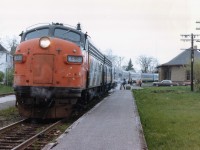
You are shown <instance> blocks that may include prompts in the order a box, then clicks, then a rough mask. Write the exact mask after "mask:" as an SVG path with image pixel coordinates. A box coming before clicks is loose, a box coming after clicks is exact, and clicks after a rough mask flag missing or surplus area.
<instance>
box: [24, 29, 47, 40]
mask: <svg viewBox="0 0 200 150" xmlns="http://www.w3.org/2000/svg"><path fill="white" fill-rule="evenodd" d="M48 34H49V29H48V28H43V29H37V30H36V29H35V30H34V31H32V32H29V33H27V34H26V36H25V40H30V39H34V38H40V37H43V36H48Z"/></svg>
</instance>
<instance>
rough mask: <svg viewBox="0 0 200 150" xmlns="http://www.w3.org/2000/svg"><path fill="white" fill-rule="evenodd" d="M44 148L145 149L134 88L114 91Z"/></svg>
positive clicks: (70, 149) (87, 149)
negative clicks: (133, 92)
mask: <svg viewBox="0 0 200 150" xmlns="http://www.w3.org/2000/svg"><path fill="white" fill-rule="evenodd" d="M44 149H45V150H47V149H53V150H146V149H147V146H146V142H145V139H144V135H143V131H142V127H141V123H140V117H139V116H138V112H137V107H136V105H135V101H134V98H133V95H132V92H131V90H115V91H114V92H112V93H111V94H110V95H109V96H108V97H106V98H105V99H103V100H102V101H101V102H100V103H99V104H97V105H96V106H95V107H94V108H93V109H92V110H90V111H89V112H88V113H86V114H85V115H84V116H82V117H81V118H79V119H78V120H77V121H76V122H75V123H74V124H72V125H71V126H70V127H69V128H68V129H67V130H66V131H65V133H64V134H62V135H61V136H60V137H59V138H58V139H57V140H56V142H55V143H51V144H49V145H47V146H46V147H45V148H44Z"/></svg>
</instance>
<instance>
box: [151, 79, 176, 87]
mask: <svg viewBox="0 0 200 150" xmlns="http://www.w3.org/2000/svg"><path fill="white" fill-rule="evenodd" d="M177 85H178V83H174V82H172V81H171V80H162V81H161V82H153V86H177Z"/></svg>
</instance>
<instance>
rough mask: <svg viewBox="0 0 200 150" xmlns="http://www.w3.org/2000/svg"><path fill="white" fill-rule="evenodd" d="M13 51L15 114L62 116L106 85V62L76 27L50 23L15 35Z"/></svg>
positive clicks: (110, 79) (109, 71)
mask: <svg viewBox="0 0 200 150" xmlns="http://www.w3.org/2000/svg"><path fill="white" fill-rule="evenodd" d="M20 36H21V42H20V44H19V45H18V47H17V49H16V53H15V55H14V63H15V71H14V90H15V95H16V106H17V108H18V110H19V113H20V114H21V115H22V116H24V117H29V118H63V117H67V116H69V115H70V112H71V110H72V107H73V106H74V105H75V104H78V103H79V104H86V103H88V101H90V100H91V99H93V98H94V97H95V96H99V95H101V94H103V93H105V92H107V91H108V90H110V89H111V87H112V85H113V77H114V75H113V69H112V63H111V61H110V60H108V59H107V58H106V57H105V55H103V54H102V53H101V52H100V51H99V50H98V49H97V48H96V47H95V46H94V45H93V44H92V43H91V40H90V38H89V36H88V35H87V33H83V32H82V31H81V28H80V24H78V25H77V27H76V28H73V27H69V26H65V25H63V24H59V23H52V24H48V25H42V26H38V27H34V28H31V29H29V30H27V31H25V32H22V33H21V34H20Z"/></svg>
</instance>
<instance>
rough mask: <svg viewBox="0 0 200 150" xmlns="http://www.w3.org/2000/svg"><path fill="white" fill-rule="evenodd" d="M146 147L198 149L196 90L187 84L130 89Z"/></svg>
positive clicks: (199, 121)
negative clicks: (186, 85) (193, 90)
mask: <svg viewBox="0 0 200 150" xmlns="http://www.w3.org/2000/svg"><path fill="white" fill-rule="evenodd" d="M133 93H134V97H135V99H136V103H137V107H138V111H139V114H140V117H141V123H142V126H143V130H144V134H145V139H146V141H147V145H148V148H149V149H150V150H154V149H155V150H161V149H162V150H177V149H181V150H188V149H190V150H191V149H192V150H196V149H200V142H199V141H200V93H197V92H191V91H190V88H189V87H150V88H145V89H143V90H135V91H133Z"/></svg>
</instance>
